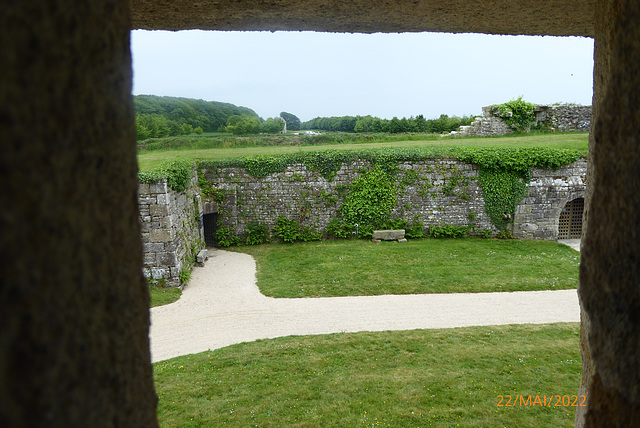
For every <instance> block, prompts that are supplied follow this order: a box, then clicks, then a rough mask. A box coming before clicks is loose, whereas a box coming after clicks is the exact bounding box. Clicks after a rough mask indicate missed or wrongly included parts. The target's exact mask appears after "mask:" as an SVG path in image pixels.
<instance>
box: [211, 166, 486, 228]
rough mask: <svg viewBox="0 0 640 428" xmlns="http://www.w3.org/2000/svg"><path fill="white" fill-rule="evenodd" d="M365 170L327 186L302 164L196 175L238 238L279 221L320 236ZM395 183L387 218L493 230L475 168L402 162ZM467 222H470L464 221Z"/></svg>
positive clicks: (344, 171) (353, 170)
mask: <svg viewBox="0 0 640 428" xmlns="http://www.w3.org/2000/svg"><path fill="white" fill-rule="evenodd" d="M368 168H370V165H369V164H368V163H367V162H364V161H357V162H355V163H352V164H348V165H343V166H342V167H341V168H340V170H339V171H338V172H337V174H336V176H335V179H334V180H332V181H327V180H326V179H325V178H323V177H322V176H321V175H320V174H318V173H317V172H314V171H310V170H308V169H307V168H306V166H304V165H302V164H295V165H290V166H288V167H287V168H286V170H285V171H284V172H281V173H276V174H271V175H269V176H267V177H264V178H255V177H252V176H251V175H249V173H247V172H246V171H244V170H242V169H240V168H219V169H217V171H216V172H215V173H214V172H213V171H210V170H204V171H201V172H202V173H203V174H204V176H205V178H206V179H207V180H209V181H210V182H211V183H212V184H213V186H214V187H217V188H221V189H224V190H225V191H226V196H225V198H224V200H223V202H222V204H221V207H220V218H221V219H222V221H223V223H224V225H225V226H227V227H230V228H232V229H233V230H234V231H235V233H236V234H239V235H242V234H243V233H244V231H245V226H246V224H247V223H249V222H251V221H259V222H261V223H265V224H267V225H268V226H269V228H273V226H274V225H275V223H276V220H277V218H278V217H279V216H284V217H287V218H289V219H295V220H297V221H299V222H300V223H301V224H303V225H305V226H311V227H313V228H314V229H316V230H319V231H322V230H324V229H325V228H326V227H327V225H328V224H329V222H330V221H331V220H332V219H333V218H336V217H337V216H338V208H339V207H340V205H341V204H342V202H343V200H344V198H345V197H346V195H347V194H348V187H349V186H350V184H351V182H352V181H353V180H355V179H356V178H357V177H359V176H360V174H361V173H362V172H363V171H365V170H366V169H368ZM398 168H399V172H398V174H397V177H396V179H397V182H398V184H400V185H401V188H402V189H403V190H402V191H401V192H400V193H399V195H398V199H397V204H396V207H395V208H394V210H393V211H392V214H391V218H398V219H406V220H408V221H412V220H416V219H417V220H419V221H423V222H424V224H425V227H426V228H428V227H429V226H432V225H440V224H443V223H445V224H453V225H456V226H466V225H469V224H474V225H475V226H476V227H477V228H478V229H492V230H493V231H495V229H494V228H493V227H492V225H491V223H490V221H489V219H488V217H487V216H486V214H485V212H484V200H483V198H482V190H481V189H480V186H479V185H478V181H477V176H478V170H477V167H475V166H473V165H469V164H463V163H460V162H458V161H455V160H438V161H424V162H403V163H400V164H399V165H398ZM470 218H473V221H471V220H470Z"/></svg>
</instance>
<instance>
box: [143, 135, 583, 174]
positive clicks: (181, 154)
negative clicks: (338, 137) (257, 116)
mask: <svg viewBox="0 0 640 428" xmlns="http://www.w3.org/2000/svg"><path fill="white" fill-rule="evenodd" d="M588 139H589V137H588V134H587V133H566V134H531V135H527V134H525V135H518V136H501V137H484V138H480V137H466V138H440V137H438V138H437V139H433V138H431V137H429V138H428V139H427V137H423V138H422V139H420V138H418V139H416V140H406V141H384V139H383V141H376V140H375V139H373V140H372V141H370V142H359V143H342V144H319V145H304V146H281V145H280V146H255V147H235V146H233V147H224V146H221V147H215V148H202V147H203V145H198V144H195V143H194V144H191V145H185V146H179V147H177V148H175V149H169V150H153V151H146V152H141V153H139V154H138V165H139V168H140V170H141V171H148V170H151V169H153V168H155V167H157V166H158V165H160V164H161V163H162V162H165V161H170V160H174V159H178V158H182V159H189V160H196V159H202V160H219V159H229V158H238V157H247V156H258V155H261V156H269V155H278V154H289V153H296V152H301V151H319V150H335V149H340V150H362V149H364V148H366V149H380V148H417V147H452V146H458V147H548V148H555V149H576V150H580V151H582V152H584V154H585V155H586V153H587V146H588ZM203 144H204V143H203Z"/></svg>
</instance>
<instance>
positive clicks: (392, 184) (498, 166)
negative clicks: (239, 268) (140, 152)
mask: <svg viewBox="0 0 640 428" xmlns="http://www.w3.org/2000/svg"><path fill="white" fill-rule="evenodd" d="M581 157H582V154H581V153H580V152H579V151H577V150H569V149H550V148H470V147H450V148H448V147H436V148H432V147H429V148H421V149H380V150H360V151H346V150H345V151H341V150H329V151H317V152H304V153H295V154H287V155H279V156H257V157H251V158H241V159H230V160H218V161H200V162H198V164H197V167H198V170H202V169H208V170H210V171H211V172H212V173H214V174H215V173H216V171H217V170H218V169H219V168H226V167H235V168H243V169H244V170H246V171H247V172H248V173H249V174H250V175H252V176H254V177H256V178H262V177H266V176H268V175H271V174H274V173H279V172H283V171H284V170H285V169H286V168H287V166H289V165H293V164H304V165H305V166H306V167H307V168H308V169H309V170H311V171H315V172H317V173H319V174H320V175H321V176H322V177H324V178H325V179H326V180H328V181H331V180H333V179H334V178H335V175H336V173H337V172H338V171H339V169H340V168H341V167H342V165H343V164H345V163H347V164H349V163H354V162H356V161H358V160H360V161H364V162H367V163H369V164H370V165H371V166H372V167H371V169H369V170H368V171H365V172H363V174H361V176H360V177H359V178H357V179H356V180H354V181H353V183H352V184H351V186H350V187H349V192H348V193H347V194H346V197H345V198H344V200H343V204H342V206H341V207H340V209H339V212H340V218H339V219H335V220H336V221H332V222H331V224H330V225H329V227H328V228H327V230H326V233H328V234H331V235H333V236H337V237H346V236H350V235H351V233H352V232H351V230H352V229H354V225H355V224H358V225H359V227H360V235H361V236H366V235H368V234H369V233H368V232H369V231H371V232H372V231H373V230H374V228H378V227H384V226H385V225H390V224H391V223H390V221H391V219H390V213H391V211H392V210H393V208H394V207H395V205H396V201H397V197H398V193H399V191H400V190H401V187H404V186H405V185H409V184H411V183H412V182H413V181H415V177H412V176H411V174H410V173H409V175H407V176H406V177H405V179H404V181H403V182H400V183H397V182H396V181H397V180H396V179H395V173H396V172H397V170H398V168H397V166H398V164H399V163H400V162H420V161H427V160H443V159H455V160H458V161H460V162H464V163H471V164H476V165H478V166H479V174H478V182H479V184H480V186H481V187H482V191H483V196H484V201H485V211H486V213H487V215H488V216H489V218H490V219H491V221H492V223H493V224H494V225H495V226H496V227H497V228H498V229H499V230H501V231H505V230H507V229H508V226H509V224H510V223H511V222H512V221H513V217H514V215H515V209H516V207H517V205H518V204H519V202H520V201H521V200H522V198H523V197H524V196H526V191H527V185H528V183H529V181H530V178H531V177H530V174H531V168H533V167H538V168H543V169H556V168H559V167H561V166H563V165H567V164H570V163H572V162H575V161H576V160H578V159H579V158H581ZM191 174H192V164H191V162H189V161H186V160H177V161H173V162H170V163H167V164H163V165H162V166H161V167H160V168H158V169H157V170H155V171H151V172H144V173H140V174H139V178H140V181H141V182H147V183H149V182H156V181H158V180H159V179H162V178H166V179H167V182H168V184H169V186H171V187H172V188H173V189H174V190H177V191H181V190H184V189H185V188H186V187H187V186H188V183H189V180H190V179H191ZM199 181H200V183H199V184H200V185H201V187H202V188H203V190H204V191H206V192H211V194H210V195H209V196H210V197H212V198H213V199H215V200H217V201H219V202H221V199H222V198H223V197H224V192H223V191H220V190H219V189H215V188H213V187H211V184H210V183H208V182H207V181H206V180H204V179H202V178H200V180H199ZM205 196H206V195H205ZM407 227H410V225H407ZM369 229H370V230H369ZM219 232H220V233H221V234H225V237H226V238H229V239H226V240H225V239H223V241H225V242H226V241H229V244H231V245H232V244H234V243H236V241H233V240H232V239H231V238H232V237H231V235H232V233H231V231H228V230H219ZM226 235H229V236H226Z"/></svg>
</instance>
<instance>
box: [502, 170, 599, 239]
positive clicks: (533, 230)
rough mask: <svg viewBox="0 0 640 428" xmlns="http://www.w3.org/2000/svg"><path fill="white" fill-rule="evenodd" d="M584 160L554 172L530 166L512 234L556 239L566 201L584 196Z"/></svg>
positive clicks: (530, 237) (523, 236) (519, 236)
mask: <svg viewBox="0 0 640 428" xmlns="http://www.w3.org/2000/svg"><path fill="white" fill-rule="evenodd" d="M586 174H587V161H586V160H584V159H583V160H579V161H577V162H574V163H572V164H570V165H567V166H564V167H562V168H559V169H557V170H555V171H550V170H547V169H539V168H534V169H533V170H532V171H531V181H530V182H529V193H528V194H527V196H526V197H525V198H524V199H523V200H522V201H521V202H520V204H519V205H518V207H517V208H516V213H515V217H514V222H513V223H514V228H513V235H514V237H516V238H527V239H546V240H556V239H558V220H559V218H560V213H561V211H562V209H563V208H564V207H565V205H566V204H567V202H569V201H572V200H573V199H576V198H584V196H585V190H586Z"/></svg>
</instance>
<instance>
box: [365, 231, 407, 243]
mask: <svg viewBox="0 0 640 428" xmlns="http://www.w3.org/2000/svg"><path fill="white" fill-rule="evenodd" d="M371 241H372V242H374V243H376V244H377V243H380V242H381V241H398V242H407V240H406V239H405V237H404V229H394V230H374V231H373V236H372V237H371Z"/></svg>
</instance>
